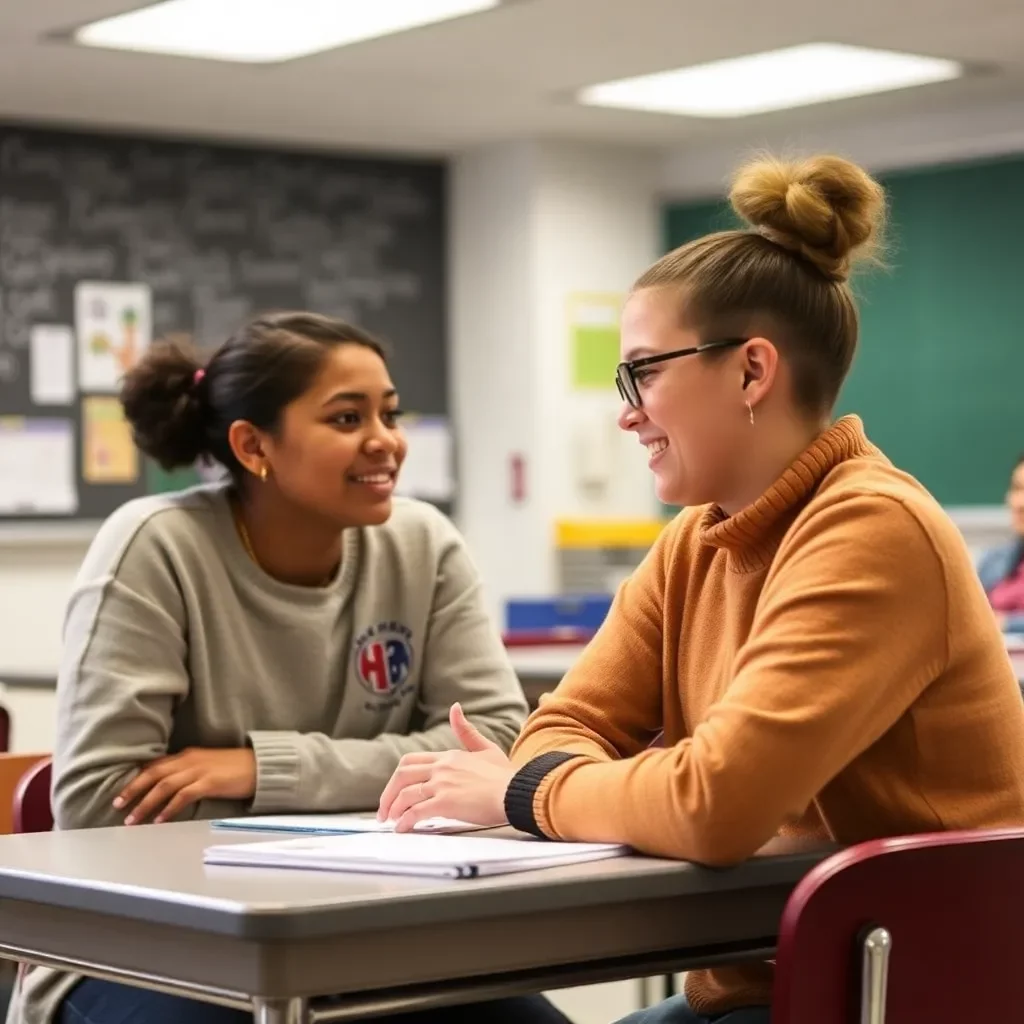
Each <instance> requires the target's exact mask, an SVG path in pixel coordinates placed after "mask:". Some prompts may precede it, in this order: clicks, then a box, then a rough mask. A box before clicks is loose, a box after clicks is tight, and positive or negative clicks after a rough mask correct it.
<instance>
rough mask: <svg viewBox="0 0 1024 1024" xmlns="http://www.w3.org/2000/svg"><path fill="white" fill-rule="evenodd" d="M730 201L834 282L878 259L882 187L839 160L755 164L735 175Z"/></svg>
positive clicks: (755, 225) (772, 160)
mask: <svg viewBox="0 0 1024 1024" xmlns="http://www.w3.org/2000/svg"><path fill="white" fill-rule="evenodd" d="M729 198H730V200H731V202H732V206H733V209H734V210H735V211H736V212H737V213H738V214H739V215H740V216H741V217H742V218H743V219H744V220H746V221H747V222H748V223H749V224H750V225H751V226H752V227H753V228H755V229H756V230H757V231H759V232H760V233H761V234H763V235H764V236H765V237H766V238H768V239H770V240H771V241H773V242H775V243H776V244H778V245H780V246H782V247H783V248H786V249H789V250H791V251H793V252H796V253H799V254H800V255H801V256H803V257H804V258H805V259H807V260H808V261H810V262H811V263H813V264H814V266H816V267H817V268H818V270H820V271H821V272H822V273H823V274H824V275H825V276H826V277H828V278H830V279H832V280H834V281H844V280H846V278H847V277H849V274H850V268H851V266H852V264H853V262H854V261H855V260H858V259H864V258H870V257H872V256H874V255H876V251H877V247H878V243H879V239H880V235H881V232H882V228H883V225H884V221H885V192H884V191H883V190H882V187H881V185H879V184H878V182H877V181H875V180H874V178H872V177H871V175H870V174H868V173H867V171H865V170H864V169H863V168H861V167H858V166H857V165H856V164H854V163H851V162H850V161H849V160H844V159H843V158H842V157H838V156H815V157H810V158H808V159H806V160H797V161H785V160H778V159H775V158H773V157H764V158H761V159H758V160H754V161H752V162H751V163H749V164H747V165H746V166H744V167H741V168H740V169H739V171H738V172H737V173H736V177H735V178H734V180H733V186H732V191H731V192H730V194H729Z"/></svg>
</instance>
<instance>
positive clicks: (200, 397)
mask: <svg viewBox="0 0 1024 1024" xmlns="http://www.w3.org/2000/svg"><path fill="white" fill-rule="evenodd" d="M202 369H203V363H202V360H201V358H200V356H199V353H198V352H197V350H196V349H195V348H194V347H193V345H192V344H191V342H189V341H187V340H185V339H182V338H170V339H167V340H165V341H159V342H154V344H153V345H152V346H150V348H149V349H148V351H146V353H145V354H144V355H143V356H142V358H141V359H140V360H139V362H138V363H137V364H136V365H135V366H134V367H133V368H132V369H130V370H129V371H128V372H127V373H126V374H125V376H124V380H123V382H122V385H121V405H122V406H123V407H124V414H125V418H126V419H127V420H128V422H129V423H130V424H131V428H132V437H133V438H134V440H135V444H136V446H137V447H138V448H139V450H140V451H142V452H144V453H145V454H146V455H148V456H150V458H152V459H155V460H156V461H157V462H158V463H159V464H160V465H161V466H162V467H163V468H164V469H175V468H178V467H180V466H190V465H192V463H194V462H195V461H196V460H197V459H198V458H199V457H200V456H201V455H205V454H206V453H207V452H208V450H209V447H208V441H207V437H206V424H205V415H204V412H205V402H204V397H205V391H206V389H205V387H204V381H203V380H202V374H199V373H198V372H197V371H199V370H202ZM197 378H198V379H197Z"/></svg>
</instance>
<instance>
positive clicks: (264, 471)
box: [260, 421, 753, 484]
mask: <svg viewBox="0 0 1024 1024" xmlns="http://www.w3.org/2000/svg"><path fill="white" fill-rule="evenodd" d="M751 422H753V421H751ZM267 472H268V470H267V467H266V464H264V465H262V466H260V483H261V484H265V483H266V482H267Z"/></svg>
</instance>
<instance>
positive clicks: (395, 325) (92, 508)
mask: <svg viewBox="0 0 1024 1024" xmlns="http://www.w3.org/2000/svg"><path fill="white" fill-rule="evenodd" d="M445 198H446V173H445V165H444V163H443V162H441V161H426V160H412V161H406V160H401V161H400V160H385V159H365V158H359V157H344V158H342V157H336V156H331V155H324V154H313V153H282V152H277V151H263V150H259V149H249V148H240V147H239V148H236V147H232V146H213V145H205V144H199V143H190V142H172V141H164V140H156V139H148V138H127V137H122V136H109V135H107V136H102V135H94V134H85V133H75V132H63V131H61V132H58V131H49V130H36V129H30V128H25V127H21V126H13V125H12V126H8V127H2V126H0V415H3V416H12V415H13V416H16V417H33V418H40V419H49V420H50V421H54V420H60V419H63V418H66V419H69V420H71V421H72V423H73V429H74V433H75V451H76V467H75V469H76V472H75V477H76V481H77V487H78V508H77V511H75V512H74V513H69V514H66V515H63V516H62V515H61V514H56V515H46V516H45V517H39V516H37V515H34V514H31V513H29V514H21V513H16V512H14V511H12V510H11V509H7V510H6V515H3V514H0V518H4V519H6V520H7V521H9V520H10V519H12V518H18V519H22V520H24V519H34V518H46V519H48V520H53V519H56V520H58V521H59V520H60V519H62V518H65V519H68V520H95V519H99V518H102V517H104V516H106V515H108V514H109V513H110V512H111V511H113V510H114V509H115V508H116V507H117V506H118V505H119V504H121V503H122V502H124V501H125V500H127V499H129V498H132V497H135V496H137V495H140V494H144V493H147V492H148V491H150V490H154V489H160V488H161V486H162V485H166V481H162V482H161V480H160V477H159V474H154V473H152V472H151V471H147V470H146V469H145V468H143V470H142V472H140V475H139V478H138V480H137V481H136V482H134V483H130V484H127V483H95V482H88V481H85V480H83V473H82V469H83V443H82V429H83V423H82V419H83V415H82V412H83V394H82V393H81V392H78V391H77V390H76V394H75V396H74V398H73V400H72V401H71V403H70V404H65V405H60V406H52V407H49V406H47V405H41V404H38V403H37V402H36V401H34V400H33V391H32V388H31V387H30V373H31V366H30V351H31V349H30V338H31V335H32V330H33V327H34V326H35V325H39V324H57V325H61V324H64V325H68V326H71V327H73V326H74V324H75V291H76V286H78V285H80V283H81V282H83V281H91V282H104V281H108V282H135V283H141V284H144V285H147V286H148V288H149V294H150V296H151V316H152V335H153V337H160V336H161V335H164V334H167V333H175V332H183V333H187V334H191V335H192V336H193V337H195V338H196V339H197V340H198V341H199V342H200V343H201V344H203V345H210V346H213V345H216V344H219V342H220V341H222V340H223V339H224V337H226V336H227V334H228V333H230V332H231V330H233V329H234V328H235V327H236V326H237V325H238V324H239V323H240V322H242V321H243V320H244V319H245V318H246V317H248V316H249V315H251V314H253V313H257V312H265V311H269V310H280V309H308V310H313V311H316V312H319V313H324V314H329V315H334V316H340V317H343V318H345V319H348V320H351V321H354V322H355V323H358V324H360V325H362V326H363V327H366V328H368V329H369V330H370V331H372V332H374V333H375V334H377V335H378V336H380V337H382V338H383V339H384V340H385V341H387V342H388V343H389V345H390V346H391V347H392V349H393V350H394V353H395V359H394V367H393V372H394V375H395V377H396V380H397V383H398V386H399V388H400V390H401V392H402V401H403V405H404V406H405V407H406V408H408V409H410V410H414V411H415V412H417V413H423V414H428V415H446V414H447V393H448V386H447V357H446V344H445V333H446V322H445V317H446V301H445V264H446V243H445V236H446V229H445V220H446V212H445ZM75 351H76V352H77V351H78V344H76V345H75ZM77 382H78V375H77V371H76V384H77ZM85 397H88V396H85ZM8 422H11V421H8ZM25 422H28V421H27V420H26V421H25ZM40 425H41V426H42V424H40ZM0 444H3V434H2V433H0ZM151 469H152V467H150V470H151ZM3 487H4V482H3V481H2V480H0V488H3ZM0 504H2V503H0Z"/></svg>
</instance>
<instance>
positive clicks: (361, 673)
mask: <svg viewBox="0 0 1024 1024" xmlns="http://www.w3.org/2000/svg"><path fill="white" fill-rule="evenodd" d="M355 668H356V676H357V677H358V678H359V682H361V683H362V684H363V686H365V687H366V689H367V690H369V691H370V693H372V694H375V695H377V696H380V697H386V696H390V695H391V694H393V693H394V692H395V691H396V690H397V689H398V688H399V687H400V686H402V684H403V683H404V682H406V680H407V679H408V678H409V675H410V673H411V671H412V630H411V629H409V628H408V627H407V626H404V625H402V623H400V622H379V623H377V625H376V626H371V627H370V628H369V629H367V630H365V631H364V632H362V633H361V634H360V635H359V636H358V637H357V638H356V642H355Z"/></svg>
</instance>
